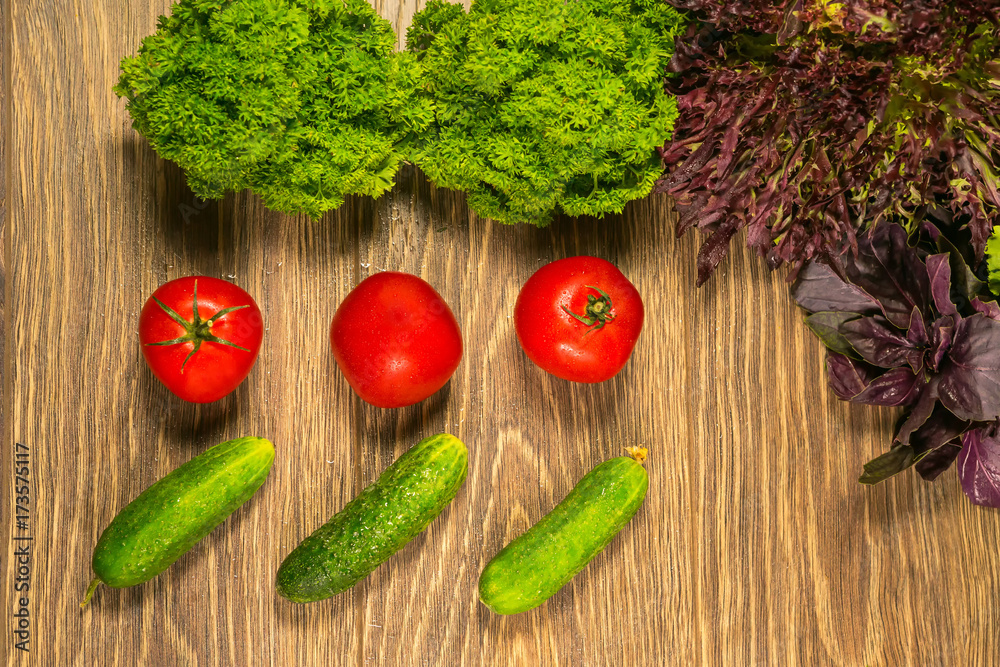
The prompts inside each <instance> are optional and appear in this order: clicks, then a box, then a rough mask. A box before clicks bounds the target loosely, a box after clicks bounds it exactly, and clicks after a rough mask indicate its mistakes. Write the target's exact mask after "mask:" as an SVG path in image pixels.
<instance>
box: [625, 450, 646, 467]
mask: <svg viewBox="0 0 1000 667" xmlns="http://www.w3.org/2000/svg"><path fill="white" fill-rule="evenodd" d="M625 451H626V452H628V455H629V456H631V457H632V458H633V459H635V462H636V463H638V464H639V465H642V464H643V463H645V462H646V455H647V453H648V452H647V450H646V448H645V447H626V448H625Z"/></svg>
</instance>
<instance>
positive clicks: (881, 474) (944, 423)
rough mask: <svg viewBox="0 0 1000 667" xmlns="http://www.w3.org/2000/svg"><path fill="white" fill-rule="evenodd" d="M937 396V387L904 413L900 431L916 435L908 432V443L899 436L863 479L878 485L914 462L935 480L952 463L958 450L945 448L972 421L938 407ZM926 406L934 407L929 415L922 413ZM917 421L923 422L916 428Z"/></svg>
mask: <svg viewBox="0 0 1000 667" xmlns="http://www.w3.org/2000/svg"><path fill="white" fill-rule="evenodd" d="M933 395H934V392H933V390H928V391H926V392H924V394H923V395H922V396H921V403H923V404H924V405H923V406H921V405H920V404H918V405H917V406H916V407H915V408H914V409H913V410H912V411H911V412H910V414H909V415H904V417H903V419H901V420H900V424H899V427H900V433H902V432H903V431H904V430H907V429H908V430H909V431H912V435H907V442H900V437H899V435H897V437H896V440H895V441H894V442H893V445H892V448H890V449H889V451H888V452H886V453H885V454H882V455H881V456H879V457H876V458H874V459H872V460H871V461H869V462H868V463H866V464H865V466H864V469H865V471H864V474H862V475H861V478H860V479H859V480H858V481H859V482H861V483H862V484H878V483H879V482H882V481H884V480H886V479H888V478H889V477H892V476H893V475H895V474H897V473H900V472H902V471H904V470H906V469H907V468H909V467H910V466H912V465H916V467H917V470H918V472H920V474H921V476H923V477H924V478H925V479H927V478H928V477H927V475H930V479H933V478H934V477H937V475H939V474H940V473H941V472H942V471H943V470H945V469H946V468H947V467H948V466H950V465H951V462H952V461H953V460H954V453H953V452H949V451H942V449H944V448H945V447H946V446H949V445H948V443H949V442H953V441H954V440H955V439H956V438H957V437H958V436H959V435H960V434H961V433H962V432H963V431H964V430H965V429H966V428H968V426H969V424H968V422H963V421H961V420H958V419H956V418H955V416H954V415H952V414H950V413H949V412H948V411H947V410H945V409H943V408H942V407H941V406H934V399H933ZM928 396H929V397H930V399H928V398H927V397H928ZM926 405H931V406H934V408H933V411H932V412H931V413H930V416H929V417H927V416H923V413H922V412H918V411H922V410H923V407H925V406H926ZM916 421H919V422H921V423H920V424H919V425H918V427H916V428H915V427H913V425H912V422H916ZM949 456H950V457H951V458H948V457H949Z"/></svg>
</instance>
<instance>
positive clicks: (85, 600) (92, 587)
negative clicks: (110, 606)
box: [80, 577, 102, 609]
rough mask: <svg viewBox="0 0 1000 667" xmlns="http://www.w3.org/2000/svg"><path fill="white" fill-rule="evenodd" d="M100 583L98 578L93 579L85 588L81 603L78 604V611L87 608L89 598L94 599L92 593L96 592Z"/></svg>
mask: <svg viewBox="0 0 1000 667" xmlns="http://www.w3.org/2000/svg"><path fill="white" fill-rule="evenodd" d="M101 583H102V582H101V580H100V578H98V577H94V580H93V581H91V582H90V585H89V586H87V592H86V593H85V594H84V597H83V602H81V603H80V609H83V608H84V607H86V606H87V603H88V602H90V598H92V597H94V591H96V590H97V587H98V586H100V585H101Z"/></svg>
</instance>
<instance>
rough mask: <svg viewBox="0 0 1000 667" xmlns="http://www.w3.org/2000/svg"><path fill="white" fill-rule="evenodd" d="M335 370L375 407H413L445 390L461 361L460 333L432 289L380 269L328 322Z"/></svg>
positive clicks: (411, 276) (346, 300)
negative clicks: (337, 369)
mask: <svg viewBox="0 0 1000 667" xmlns="http://www.w3.org/2000/svg"><path fill="white" fill-rule="evenodd" d="M330 344H331V346H332V347H333V356H334V358H335V359H336V360H337V366H338V367H340V371H341V372H342V373H343V374H344V377H345V378H347V381H348V382H349V383H350V385H351V386H352V387H353V388H354V391H356V392H358V395H359V396H360V397H361V398H363V399H364V400H366V401H368V402H369V403H371V404H372V405H376V406H378V407H380V408H399V407H403V406H405V405H412V404H414V403H418V402H420V401H422V400H424V399H425V398H427V397H428V396H430V395H431V394H433V393H434V392H436V391H437V390H438V389H440V388H441V387H443V386H444V384H445V383H446V382H447V381H448V379H449V378H450V377H451V376H452V373H454V372H455V369H456V368H458V362H459V361H460V360H461V359H462V332H461V331H459V329H458V323H457V322H456V321H455V316H454V315H452V313H451V309H449V308H448V304H446V303H445V302H444V300H443V299H442V298H441V295H439V294H438V293H437V292H435V291H434V288H433V287H431V286H430V285H428V284H427V283H426V282H425V281H423V280H421V279H420V278H418V277H417V276H413V275H410V274H408V273H394V272H392V271H384V272H382V273H376V274H375V275H373V276H369V277H368V278H365V279H364V280H362V281H361V283H360V284H359V285H358V286H357V287H355V288H354V289H353V290H351V293H350V294H348V295H347V298H346V299H344V302H343V303H342V304H340V307H339V308H337V312H336V314H335V315H334V316H333V322H332V323H331V324H330Z"/></svg>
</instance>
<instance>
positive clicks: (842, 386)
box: [826, 352, 876, 401]
mask: <svg viewBox="0 0 1000 667" xmlns="http://www.w3.org/2000/svg"><path fill="white" fill-rule="evenodd" d="M826 374H827V378H828V379H829V382H830V388H831V389H833V393H834V394H836V395H837V398H839V399H840V400H842V401H849V400H851V399H852V398H854V397H855V396H857V395H858V394H860V393H861V392H863V391H864V390H865V387H867V386H868V385H869V384H870V383H871V381H872V379H873V378H874V377H875V375H876V371H875V369H874V368H872V367H871V366H869V365H868V364H866V363H865V362H863V361H857V360H854V359H851V358H850V357H848V356H846V355H843V354H840V353H838V352H828V353H827V355H826Z"/></svg>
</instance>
